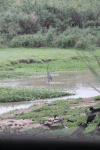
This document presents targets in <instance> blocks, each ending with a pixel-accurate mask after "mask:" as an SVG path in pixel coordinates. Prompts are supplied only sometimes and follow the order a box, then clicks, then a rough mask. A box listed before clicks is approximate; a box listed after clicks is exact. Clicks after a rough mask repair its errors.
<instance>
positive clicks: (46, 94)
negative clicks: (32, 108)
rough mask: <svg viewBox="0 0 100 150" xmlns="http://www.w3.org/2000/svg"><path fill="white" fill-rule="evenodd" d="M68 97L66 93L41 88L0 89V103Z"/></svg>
mask: <svg viewBox="0 0 100 150" xmlns="http://www.w3.org/2000/svg"><path fill="white" fill-rule="evenodd" d="M66 95H70V94H69V93H66V92H61V91H59V90H55V89H54V90H50V89H43V88H23V87H22V88H21V87H19V88H12V87H1V88H0V102H1V103H5V102H20V101H30V100H36V99H45V98H53V97H60V96H66Z"/></svg>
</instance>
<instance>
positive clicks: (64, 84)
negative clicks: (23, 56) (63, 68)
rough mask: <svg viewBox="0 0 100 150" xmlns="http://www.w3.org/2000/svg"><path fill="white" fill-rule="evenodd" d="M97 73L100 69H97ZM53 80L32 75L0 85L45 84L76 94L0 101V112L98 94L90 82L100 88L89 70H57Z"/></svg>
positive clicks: (3, 82) (31, 85) (28, 85)
mask: <svg viewBox="0 0 100 150" xmlns="http://www.w3.org/2000/svg"><path fill="white" fill-rule="evenodd" d="M98 73H100V71H99V70H98ZM51 74H53V73H51ZM52 78H53V81H52V82H50V83H48V80H47V77H46V75H44V76H33V77H30V78H25V79H16V80H6V81H1V82H0V86H12V87H16V86H24V87H33V86H46V87H47V88H54V87H56V88H61V89H65V90H66V92H71V93H73V92H75V93H76V95H73V96H66V97H60V98H53V99H45V100H35V101H30V102H29V101H28V102H15V103H0V114H2V113H5V112H8V111H10V110H15V109H20V108H28V107H29V106H31V105H32V104H41V103H50V102H51V101H54V100H61V99H62V100H64V99H67V98H79V97H83V98H88V97H93V96H97V95H100V93H99V92H97V91H95V90H94V89H93V88H91V86H90V84H91V85H93V86H94V87H96V88H98V89H99V90H100V86H99V84H98V82H97V81H96V80H95V78H94V76H92V75H91V73H90V72H89V71H69V72H58V73H56V74H53V75H52Z"/></svg>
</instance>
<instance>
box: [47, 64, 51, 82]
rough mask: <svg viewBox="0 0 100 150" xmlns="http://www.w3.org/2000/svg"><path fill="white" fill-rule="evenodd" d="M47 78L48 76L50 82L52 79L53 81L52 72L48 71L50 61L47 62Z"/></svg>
mask: <svg viewBox="0 0 100 150" xmlns="http://www.w3.org/2000/svg"><path fill="white" fill-rule="evenodd" d="M47 78H48V82H50V80H51V81H52V76H51V74H50V72H49V71H48V63H47Z"/></svg>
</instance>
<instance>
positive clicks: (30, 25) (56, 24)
mask: <svg viewBox="0 0 100 150" xmlns="http://www.w3.org/2000/svg"><path fill="white" fill-rule="evenodd" d="M0 3H1V7H0V9H1V10H2V11H1V12H0V18H1V20H0V35H1V38H0V45H6V46H12V47H22V46H23V47H27V46H28V47H42V46H51V47H58V46H60V47H63V48H66V47H69V46H70V47H72V46H75V45H76V47H77V48H80V47H81V48H82V47H83V48H84V45H82V42H83V41H84V40H83V38H85V40H87V39H88V35H89V32H92V33H93V37H92V39H95V40H94V44H96V46H100V43H99V34H98V35H97V31H96V30H98V28H99V26H100V13H99V12H100V1H99V0H95V3H94V1H93V0H91V1H90V0H85V1H84V2H83V1H76V0H74V1H69V0H68V1H65V0H62V1H58V0H55V1H45V0H41V1H40V0H36V1H32V0H27V1H26V0H20V1H18V2H16V1H15V2H14V0H10V1H7V0H5V1H3V0H1V2H0ZM5 10H6V13H5ZM76 28H77V30H76ZM87 29H89V32H86V30H87ZM73 31H74V32H73ZM78 31H79V33H78ZM65 32H66V33H67V32H69V35H67V34H65ZM72 32H73V33H72ZM84 32H86V34H85V35H84ZM98 32H100V29H99V30H98ZM40 34H41V35H40ZM28 37H29V39H30V41H29V40H28ZM33 37H34V38H33ZM41 37H42V38H43V39H41ZM80 37H82V38H80ZM20 38H21V41H20ZM38 39H39V41H38ZM77 42H78V43H77ZM87 43H88V41H87ZM17 44H18V45H17ZM0 47H2V46H0ZM85 47H86V46H85Z"/></svg>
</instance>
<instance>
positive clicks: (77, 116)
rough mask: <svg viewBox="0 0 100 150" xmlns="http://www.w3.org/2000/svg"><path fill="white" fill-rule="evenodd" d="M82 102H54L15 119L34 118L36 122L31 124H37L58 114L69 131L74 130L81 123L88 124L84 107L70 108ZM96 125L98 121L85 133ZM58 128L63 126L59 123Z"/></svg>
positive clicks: (76, 100) (87, 129) (74, 100)
mask: <svg viewBox="0 0 100 150" xmlns="http://www.w3.org/2000/svg"><path fill="white" fill-rule="evenodd" d="M80 101H83V100H82V99H80V100H79V99H73V101H68V100H57V101H53V102H51V103H49V104H46V105H44V106H42V107H40V108H37V109H33V110H32V111H31V112H28V113H24V114H23V115H20V116H16V117H15V118H16V119H25V118H32V119H34V121H33V122H30V123H31V124H35V123H40V122H42V121H45V120H47V119H46V118H45V117H52V115H53V114H57V115H58V116H60V117H62V118H63V119H64V122H65V124H66V125H67V126H68V128H69V129H71V130H74V129H75V128H76V127H77V126H78V125H79V124H80V123H83V122H84V123H86V120H87V116H86V115H83V114H82V113H85V108H84V107H80V108H75V109H71V108H70V107H71V106H72V105H73V104H78V103H79V102H80ZM53 106H55V107H53ZM69 115H70V116H69ZM67 119H69V120H71V121H74V122H73V123H72V122H67ZM96 123H97V119H96V122H92V123H91V124H89V126H88V127H87V128H86V131H85V132H88V131H90V130H92V129H95V127H96ZM57 126H61V127H62V124H61V123H57Z"/></svg>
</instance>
